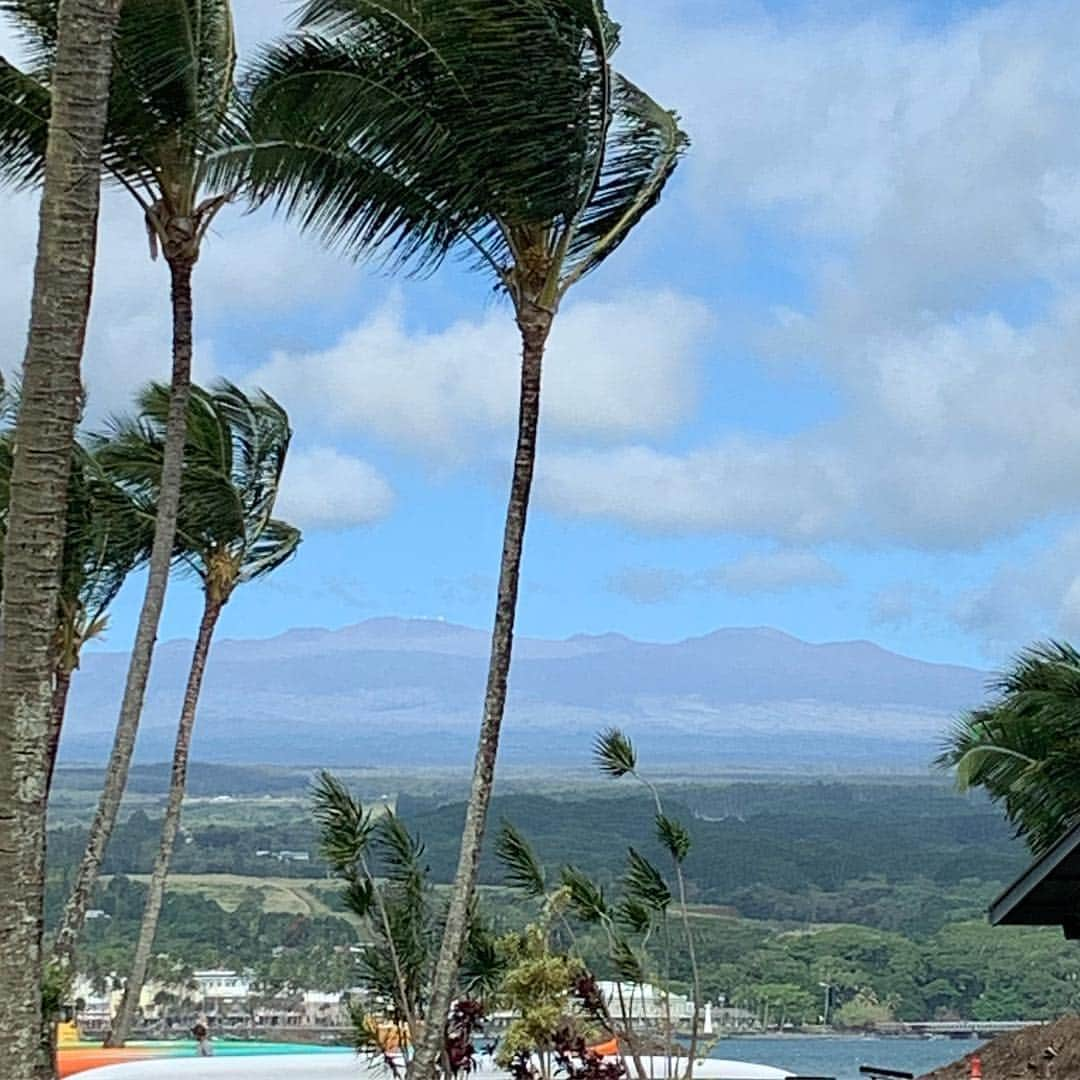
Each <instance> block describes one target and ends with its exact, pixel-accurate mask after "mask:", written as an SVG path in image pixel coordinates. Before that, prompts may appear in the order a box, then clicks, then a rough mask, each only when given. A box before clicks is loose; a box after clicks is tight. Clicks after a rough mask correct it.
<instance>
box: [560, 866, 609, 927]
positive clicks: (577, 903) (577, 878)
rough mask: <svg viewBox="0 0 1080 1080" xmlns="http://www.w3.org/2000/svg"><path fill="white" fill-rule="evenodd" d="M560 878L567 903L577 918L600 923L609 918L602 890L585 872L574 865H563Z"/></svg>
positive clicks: (586, 921)
mask: <svg viewBox="0 0 1080 1080" xmlns="http://www.w3.org/2000/svg"><path fill="white" fill-rule="evenodd" d="M561 880H562V887H563V889H564V890H565V893H566V899H567V905H568V907H569V909H570V911H571V912H573V914H574V915H575V916H576V917H577V918H578V919H580V920H581V921H582V922H584V923H601V922H606V921H608V920H609V919H610V918H611V909H610V908H609V906H608V902H607V900H606V899H605V897H604V890H603V889H602V888H601V887H600V886H599V885H597V884H596V882H595V881H593V880H592V878H590V877H589V876H588V875H587V874H585V873H584V872H583V871H581V870H579V869H578V868H577V867H576V866H564V867H563V868H562V873H561Z"/></svg>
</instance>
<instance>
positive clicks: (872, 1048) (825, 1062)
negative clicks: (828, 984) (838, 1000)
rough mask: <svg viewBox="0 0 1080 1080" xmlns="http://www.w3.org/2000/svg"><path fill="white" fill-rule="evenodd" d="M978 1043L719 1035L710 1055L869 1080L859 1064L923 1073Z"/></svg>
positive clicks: (847, 1079) (850, 1079) (807, 1073)
mask: <svg viewBox="0 0 1080 1080" xmlns="http://www.w3.org/2000/svg"><path fill="white" fill-rule="evenodd" d="M980 1045H981V1044H980V1043H979V1042H978V1041H976V1040H975V1039H962V1040H957V1039H886V1038H875V1037H873V1036H865V1037H852V1038H846V1037H836V1038H833V1037H821V1036H818V1037H816V1038H815V1037H808V1038H799V1037H798V1036H794V1035H792V1036H785V1037H783V1038H775V1039H770V1038H764V1037H763V1038H755V1037H749V1038H748V1037H741V1038H736V1039H723V1040H721V1042H719V1043H718V1044H717V1046H716V1048H715V1049H714V1050H713V1051H712V1057H718V1058H731V1059H733V1060H735V1061H753V1062H757V1063H759V1064H761V1065H776V1066H777V1067H779V1068H782V1069H788V1070H789V1071H791V1072H793V1073H796V1074H797V1075H800V1076H829V1077H834V1078H835V1080H866V1078H865V1076H860V1074H859V1066H860V1065H877V1066H882V1067H884V1068H886V1069H898V1070H903V1071H906V1072H912V1073H914V1074H915V1075H916V1076H921V1075H922V1074H923V1073H925V1072H928V1071H929V1070H930V1069H936V1068H939V1067H940V1066H942V1065H947V1064H948V1063H949V1062H950V1061H956V1060H957V1058H961V1057H963V1056H964V1055H965V1054H970V1053H971V1052H972V1051H973V1050H975V1049H977V1048H978V1047H979V1046H980Z"/></svg>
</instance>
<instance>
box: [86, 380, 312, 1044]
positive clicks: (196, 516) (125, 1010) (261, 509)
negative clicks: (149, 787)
mask: <svg viewBox="0 0 1080 1080" xmlns="http://www.w3.org/2000/svg"><path fill="white" fill-rule="evenodd" d="M171 404H172V395H171V391H170V390H169V389H168V388H167V387H165V386H162V385H152V386H150V387H149V388H148V389H147V390H146V391H145V392H144V393H143V394H142V396H141V398H140V401H139V406H140V409H139V415H138V417H136V418H133V419H122V420H118V421H115V422H114V423H113V425H112V430H111V431H109V433H108V434H107V435H106V436H105V437H104V438H103V439H101V440H100V448H99V450H98V456H99V459H100V461H101V463H102V466H103V468H104V469H105V470H106V471H107V472H108V473H109V475H110V476H111V477H112V478H113V479H114V481H115V482H116V483H117V484H119V485H120V486H121V487H122V488H123V489H124V490H125V491H127V492H128V494H129V495H130V497H131V498H132V499H133V500H134V501H135V503H136V504H137V505H138V506H140V507H142V508H143V510H144V512H145V513H146V514H147V515H148V516H150V515H152V514H153V511H154V507H155V506H156V505H157V503H158V500H159V497H160V494H159V493H160V487H161V484H162V483H163V481H162V476H163V473H164V462H165V454H166V442H167V438H168V420H169V410H170V407H171ZM291 436H292V432H291V431H290V429H289V419H288V416H287V415H286V414H285V410H284V409H282V407H281V406H280V405H279V404H278V403H277V402H276V401H274V400H273V398H271V397H269V396H268V395H267V394H263V393H257V394H254V395H251V396H248V395H247V394H245V393H244V392H243V391H241V390H240V389H238V388H237V387H235V386H233V385H232V384H231V383H227V382H220V383H218V384H217V385H216V386H215V387H214V389H213V390H212V391H207V390H203V389H201V388H200V387H193V388H192V392H191V397H190V401H189V404H188V418H187V443H186V446H185V448H184V459H185V464H184V480H183V485H182V487H181V499H180V514H179V519H178V523H177V531H176V541H177V557H178V558H179V560H180V562H181V563H182V564H183V565H184V566H186V567H187V568H189V569H190V570H192V571H193V572H194V573H195V574H196V575H197V576H198V578H199V580H200V581H201V583H202V588H203V614H202V619H201V621H200V623H199V632H198V636H197V637H196V639H195V648H194V651H193V653H192V658H191V668H190V670H189V672H188V680H187V686H186V688H185V691H184V699H183V706H182V708H181V710H180V722H179V725H178V728H177V733H176V745H175V748H174V750H173V762H172V773H171V777H170V781H169V796H168V801H167V803H166V808H165V818H164V821H163V823H162V829H161V845H160V848H159V850H158V854H157V858H156V860H155V862H154V871H153V875H152V876H151V879H150V888H149V892H148V893H147V898H146V908H145V910H144V913H143V920H142V925H141V927H140V929H139V939H138V942H137V943H136V946H135V956H134V959H133V961H132V969H131V973H130V975H129V976H128V980H127V983H126V985H125V988H124V996H123V999H122V1001H121V1003H120V1008H119V1010H118V1012H117V1015H116V1018H115V1020H114V1022H113V1028H112V1032H111V1033H110V1036H109V1039H108V1045H111V1046H122V1045H123V1043H124V1040H125V1039H126V1038H127V1036H128V1033H129V1031H130V1028H131V1023H132V1020H133V1018H134V1015H135V1009H136V1008H137V1006H138V1003H139V996H140V994H141V992H142V987H143V983H144V981H145V978H146V968H147V963H148V962H149V959H150V950H151V948H152V947H153V943H154V935H155V933H156V931H157V924H158V918H159V916H160V914H161V905H162V902H163V900H164V895H165V882H166V879H167V877H168V873H169V863H170V861H171V859H172V852H173V846H174V844H175V842H176V834H177V831H178V829H179V827H180V813H181V807H182V804H183V800H184V790H185V787H186V784H187V767H188V753H189V750H190V746H191V735H192V730H193V728H194V726H195V714H196V710H197V708H198V704H199V692H200V690H201V688H202V682H203V674H204V672H205V670H206V660H207V656H208V655H209V652H210V646H211V643H212V641H213V636H214V629H215V627H216V626H217V623H218V619H219V618H220V617H221V613H222V611H223V610H224V608H225V605H226V604H227V603H228V602H229V599H230V598H231V597H232V595H233V593H234V592H235V591H236V589H237V588H239V587H240V586H241V585H244V584H246V583H247V582H249V581H254V580H255V579H257V578H261V577H264V576H265V575H267V574H269V573H272V572H273V571H274V570H276V569H277V568H278V567H279V566H281V564H282V563H284V562H285V561H286V560H287V559H288V558H290V557H291V556H292V554H293V553H294V552H295V551H296V549H297V546H298V545H299V543H300V532H299V530H298V529H296V528H294V527H293V526H292V525H289V524H287V523H286V522H284V521H279V520H278V519H277V518H275V517H274V516H273V515H274V504H275V502H276V500H277V496H278V491H279V488H280V481H281V473H282V469H283V468H284V465H285V457H286V454H287V453H288V449H289V441H290V439H291Z"/></svg>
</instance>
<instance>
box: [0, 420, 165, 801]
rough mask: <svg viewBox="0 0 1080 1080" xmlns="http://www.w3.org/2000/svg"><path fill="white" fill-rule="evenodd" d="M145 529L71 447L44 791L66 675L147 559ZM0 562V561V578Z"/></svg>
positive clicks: (0, 483) (1, 501)
mask: <svg viewBox="0 0 1080 1080" xmlns="http://www.w3.org/2000/svg"><path fill="white" fill-rule="evenodd" d="M13 460H14V433H13V432H7V433H5V434H4V435H2V436H0V533H2V534H4V535H6V533H7V524H8V510H9V501H10V496H11V470H12V464H13ZM152 534H153V528H152V526H151V527H149V528H148V527H147V523H146V520H145V519H144V518H143V517H142V515H140V514H139V513H138V512H137V511H136V508H135V506H134V504H133V503H132V502H131V500H130V499H128V498H127V496H126V495H125V493H124V492H123V491H122V490H120V488H118V487H117V485H116V484H114V483H113V482H112V481H111V480H110V479H109V478H108V477H107V476H105V475H104V474H103V472H102V470H101V469H100V468H99V467H98V463H97V461H96V460H95V458H94V456H93V454H91V453H90V452H89V451H87V450H86V448H85V447H83V446H81V445H80V444H78V443H76V444H75V454H74V457H73V459H72V464H71V472H70V475H69V477H68V498H67V520H66V530H65V535H64V556H63V564H62V568H61V574H60V598H59V602H58V604H57V611H56V624H55V631H54V641H53V656H54V661H53V662H54V675H53V689H52V702H51V706H50V724H49V737H48V744H47V752H46V785H45V787H46V794H48V791H49V789H50V788H51V786H52V774H53V769H54V768H55V766H56V752H57V749H58V747H59V744H60V734H61V731H62V729H63V723H64V715H65V713H66V711H67V699H68V692H69V691H70V688H71V679H72V675H73V674H74V673H75V671H76V670H77V669H78V667H79V661H80V658H81V655H82V649H83V646H84V645H85V644H86V642H88V641H90V640H91V639H93V638H95V637H98V636H99V635H100V634H102V633H104V631H105V629H106V627H107V625H108V612H109V608H110V607H111V606H112V602H113V601H114V600H115V599H116V597H117V595H118V594H119V592H120V589H121V588H122V587H123V584H124V582H125V581H126V580H127V577H128V575H129V574H130V573H131V572H132V571H133V570H134V569H135V568H136V567H137V566H138V565H139V564H140V563H141V562H143V561H144V560H145V559H146V558H147V557H148V555H149V552H150V544H151V542H152ZM2 576H3V560H2V558H0V579H2Z"/></svg>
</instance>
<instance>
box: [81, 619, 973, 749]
mask: <svg viewBox="0 0 1080 1080" xmlns="http://www.w3.org/2000/svg"><path fill="white" fill-rule="evenodd" d="M487 648H488V634H487V632H485V631H482V630H475V629H471V628H469V627H465V626H455V625H453V624H450V623H445V622H438V621H434V620H422V619H396V618H381V619H369V620H367V621H366V622H362V623H359V624H358V625H356V626H349V627H345V628H344V629H341V630H322V629H297V630H290V631H288V632H287V633H285V634H281V635H280V636H278V637H275V638H269V639H266V640H244V641H239V640H231V641H230V640H223V641H221V642H219V643H218V644H217V645H215V647H214V652H213V654H212V656H211V660H210V665H209V668H208V671H207V676H206V687H205V690H204V693H203V705H202V708H201V710H200V716H199V722H198V727H197V730H196V735H195V747H194V754H195V756H197V757H198V758H199V759H201V760H203V761H217V762H233V763H239V762H265V763H276V764H326V765H338V766H342V765H389V764H392V765H401V764H406V763H414V764H423V765H461V764H465V763H467V762H468V761H469V760H471V755H472V750H473V739H474V736H475V732H476V727H477V722H478V719H479V712H480V702H481V698H482V693H483V686H484V675H485V671H486V661H487ZM190 651H191V645H190V643H189V642H183V641H174V642H169V643H167V644H165V645H162V646H161V647H160V648H159V650H158V654H157V659H156V664H155V671H154V676H153V679H152V680H151V685H150V691H149V695H148V699H147V706H146V716H145V719H144V722H143V729H142V732H141V735H140V741H139V750H138V754H139V757H140V758H141V759H142V760H144V761H148V760H161V759H163V758H166V757H168V756H169V755H170V754H171V749H172V738H173V729H174V724H175V718H176V715H177V712H178V710H179V707H180V698H181V695H182V693H183V684H184V679H185V677H186V673H187V664H188V659H189V655H190ZM126 666H127V658H126V656H125V655H123V654H119V653H93V654H90V655H88V656H87V657H86V658H85V660H84V663H83V669H82V670H81V671H80V672H79V673H78V674H77V676H76V678H75V681H74V688H73V692H72V701H71V711H70V716H69V722H68V725H67V728H66V730H65V735H64V743H63V747H62V753H63V756H64V757H65V758H66V759H67V760H68V761H74V760H81V761H100V760H102V759H104V757H105V756H106V754H107V752H108V746H109V743H110V741H111V735H112V724H113V722H114V720H115V716H116V708H117V702H118V701H119V697H120V690H121V686H122V681H123V677H124V672H125V669H126ZM985 679H986V676H985V673H983V672H980V671H976V670H974V669H971V668H965V667H956V666H950V665H944V664H929V663H925V662H923V661H920V660H913V659H911V658H909V657H904V656H899V655H897V654H896V653H891V652H888V651H887V650H885V649H882V648H880V647H879V646H877V645H874V644H871V643H870V642H865V641H853V642H837V643H832V644H824V645H812V644H810V643H808V642H805V641H800V640H799V639H798V638H794V637H791V636H790V635H788V634H784V633H781V632H779V631H777V630H769V629H728V630H717V631H716V632H715V633H711V634H707V635H705V636H704V637H697V638H688V639H687V640H685V641H681V642H678V643H676V644H669V645H664V644H655V643H649V642H642V641H634V640H631V639H630V638H626V637H623V636H622V635H620V634H603V635H600V636H588V635H577V636H575V637H572V638H568V639H566V640H565V641H548V640H541V639H530V638H521V639H518V641H517V643H516V651H515V662H514V670H513V673H512V677H511V692H510V702H509V708H508V712H507V724H506V734H505V740H504V744H503V745H504V748H505V757H506V759H507V760H508V761H517V762H519V763H520V762H522V761H526V760H527V761H529V762H535V763H537V764H554V765H558V764H561V763H580V764H584V763H585V762H586V761H587V758H588V745H589V742H590V740H591V737H592V735H593V734H594V733H595V732H596V731H597V730H598V729H599V728H601V727H604V726H606V725H609V724H618V725H620V726H623V727H625V728H626V729H627V731H629V732H630V733H631V734H633V736H634V737H635V738H636V740H637V742H638V744H639V746H640V747H641V749H642V750H643V751H644V752H645V753H646V754H647V755H648V757H649V760H650V761H651V762H653V763H656V764H668V765H676V764H677V765H687V766H695V767H699V768H702V769H713V770H715V769H722V768H726V767H732V768H742V767H780V768H787V769H791V768H800V767H807V768H813V769H822V768H835V769H837V770H845V769H846V770H852V769H865V768H881V769H890V768H920V767H924V766H925V765H926V764H927V762H928V761H929V760H930V758H931V757H932V756H933V755H934V753H935V750H936V747H937V745H938V743H939V742H940V739H941V737H942V734H943V732H944V730H945V728H946V727H947V725H948V722H949V719H950V717H951V716H952V715H954V714H955V713H956V712H957V711H958V710H960V709H963V708H965V707H968V706H971V705H973V704H975V703H976V702H978V701H979V700H980V698H981V697H982V695H983V693H984V688H985Z"/></svg>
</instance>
